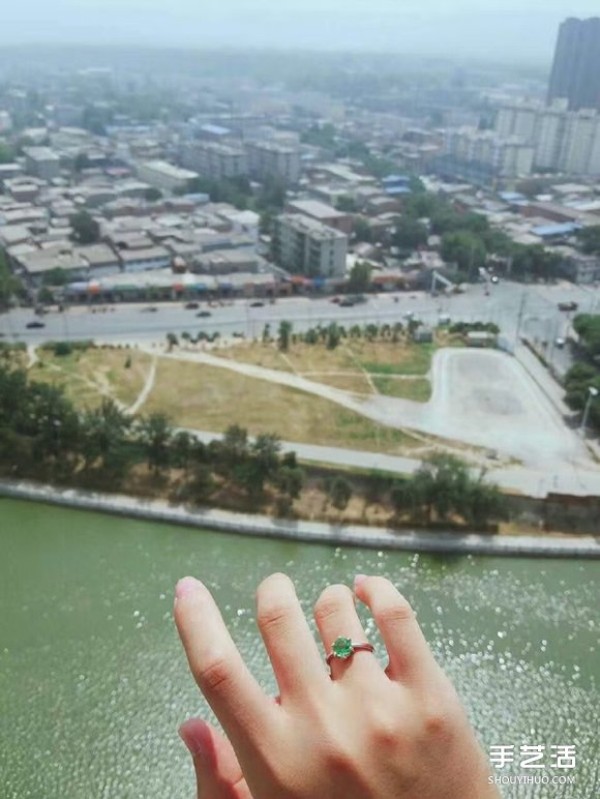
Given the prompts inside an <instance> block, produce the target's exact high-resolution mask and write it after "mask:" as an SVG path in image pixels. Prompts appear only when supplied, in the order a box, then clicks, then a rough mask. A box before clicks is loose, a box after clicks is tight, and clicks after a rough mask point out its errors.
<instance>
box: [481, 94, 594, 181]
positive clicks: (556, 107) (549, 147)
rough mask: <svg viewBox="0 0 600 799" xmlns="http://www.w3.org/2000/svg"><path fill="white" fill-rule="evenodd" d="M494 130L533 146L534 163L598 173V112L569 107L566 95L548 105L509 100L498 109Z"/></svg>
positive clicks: (541, 166)
mask: <svg viewBox="0 0 600 799" xmlns="http://www.w3.org/2000/svg"><path fill="white" fill-rule="evenodd" d="M495 129H496V133H497V134H498V135H499V136H504V135H510V136H514V137H516V138H518V139H519V140H520V141H521V142H523V143H524V144H526V145H530V146H532V147H533V148H534V156H533V166H534V168H535V169H538V170H553V171H556V172H563V173H565V174H568V175H583V176H594V175H600V113H599V112H598V111H595V110H593V109H582V110H579V111H570V110H569V109H568V102H567V100H566V99H561V100H555V101H554V102H553V103H552V105H550V106H547V107H546V106H542V105H539V104H534V103H512V104H509V105H506V106H503V107H501V108H500V109H499V111H498V115H497V117H496V127H495Z"/></svg>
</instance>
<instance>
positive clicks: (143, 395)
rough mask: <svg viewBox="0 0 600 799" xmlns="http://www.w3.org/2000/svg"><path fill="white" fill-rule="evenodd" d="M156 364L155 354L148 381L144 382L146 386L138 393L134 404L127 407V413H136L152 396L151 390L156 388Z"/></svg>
mask: <svg viewBox="0 0 600 799" xmlns="http://www.w3.org/2000/svg"><path fill="white" fill-rule="evenodd" d="M156 364H157V358H156V355H155V356H154V357H153V359H152V363H151V364H150V369H149V371H148V374H147V375H146V382H145V383H144V387H143V388H142V390H141V391H140V393H139V394H138V396H137V399H136V401H135V402H134V403H133V405H130V406H129V408H126V409H125V413H127V414H129V415H130V416H133V415H134V414H136V413H137V412H138V411H139V410H140V408H141V407H142V406H143V405H144V403H145V402H146V400H147V399H148V397H149V396H150V392H151V391H152V389H153V388H154V384H155V382H156Z"/></svg>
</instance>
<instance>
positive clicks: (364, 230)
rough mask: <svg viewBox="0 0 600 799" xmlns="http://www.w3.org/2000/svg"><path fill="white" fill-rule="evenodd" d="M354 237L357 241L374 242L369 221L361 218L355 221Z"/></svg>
mask: <svg viewBox="0 0 600 799" xmlns="http://www.w3.org/2000/svg"><path fill="white" fill-rule="evenodd" d="M354 237H355V238H356V240H357V241H366V242H370V241H373V231H372V230H371V227H370V225H369V223H368V222H367V220H366V219H363V218H362V217H361V216H359V217H357V218H356V219H355V220H354Z"/></svg>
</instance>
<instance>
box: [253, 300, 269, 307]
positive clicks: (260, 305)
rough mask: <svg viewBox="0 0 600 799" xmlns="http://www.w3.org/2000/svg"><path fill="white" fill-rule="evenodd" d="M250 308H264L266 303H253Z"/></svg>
mask: <svg viewBox="0 0 600 799" xmlns="http://www.w3.org/2000/svg"><path fill="white" fill-rule="evenodd" d="M250 307H251V308H264V307H265V304H264V302H261V301H260V300H256V301H255V302H251V303H250Z"/></svg>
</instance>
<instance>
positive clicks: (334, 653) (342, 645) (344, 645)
mask: <svg viewBox="0 0 600 799" xmlns="http://www.w3.org/2000/svg"><path fill="white" fill-rule="evenodd" d="M374 651H375V647H374V646H373V644H356V643H354V642H353V641H352V640H351V639H350V638H345V637H344V636H340V637H339V638H336V639H335V641H334V642H333V644H332V645H331V652H330V653H329V654H328V655H327V665H328V666H330V665H331V661H332V660H333V659H334V658H338V659H339V660H348V658H351V657H352V655H353V654H354V653H355V652H374Z"/></svg>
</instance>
